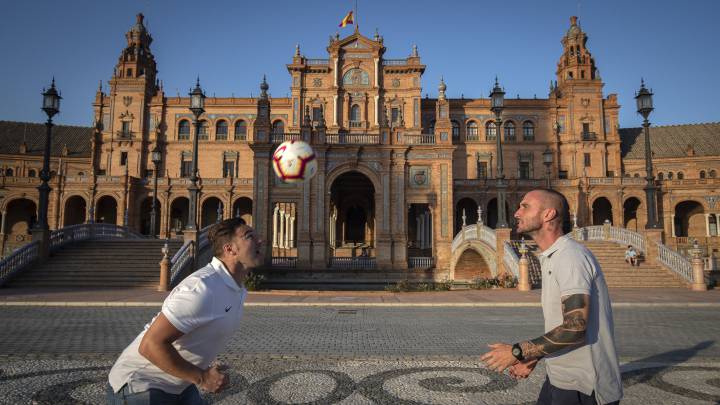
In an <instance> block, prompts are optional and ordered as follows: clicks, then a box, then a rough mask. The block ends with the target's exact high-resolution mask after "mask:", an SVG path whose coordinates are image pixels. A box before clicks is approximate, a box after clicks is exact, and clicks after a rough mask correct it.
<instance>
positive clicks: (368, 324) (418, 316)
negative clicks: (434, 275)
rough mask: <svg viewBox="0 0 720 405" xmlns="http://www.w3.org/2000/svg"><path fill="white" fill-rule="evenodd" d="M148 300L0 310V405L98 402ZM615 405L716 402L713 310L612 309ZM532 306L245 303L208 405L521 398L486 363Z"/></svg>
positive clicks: (527, 397) (529, 389)
mask: <svg viewBox="0 0 720 405" xmlns="http://www.w3.org/2000/svg"><path fill="white" fill-rule="evenodd" d="M156 311H157V309H154V308H53V307H48V308H29V307H7V308H2V310H0V325H2V328H0V342H2V344H1V345H0V403H7V404H25V403H38V404H58V403H73V404H74V403H89V404H95V403H102V402H103V395H104V394H103V392H104V384H105V381H106V378H107V372H108V370H109V368H110V366H111V365H112V363H113V361H114V359H115V357H116V356H117V354H118V352H119V351H120V350H122V349H123V348H124V347H125V346H126V345H127V344H128V343H129V342H130V340H132V338H134V337H135V335H136V334H137V333H138V332H139V331H140V330H141V328H142V326H143V325H144V323H145V322H147V321H148V320H149V319H150V318H151V317H152V316H153V315H154V314H155V313H156ZM614 312H615V320H616V336H617V343H618V349H619V355H620V357H621V362H622V370H623V381H624V384H625V391H626V392H625V394H626V397H625V400H624V401H623V403H624V404H640V403H643V404H644V403H660V404H701V403H703V404H713V403H714V404H717V403H720V345H719V344H718V343H717V340H718V339H719V338H720V313H719V312H718V311H717V309H716V308H690V309H688V308H617V309H615V311H614ZM541 317H542V316H541V312H540V309H539V308H337V307H334V308H329V307H323V308H302V307H300V308H259V307H253V308H247V309H246V316H245V319H244V321H243V326H242V330H241V331H239V332H238V334H237V335H236V336H235V338H234V339H233V341H232V343H231V345H230V346H229V347H228V348H227V350H226V351H225V352H224V353H223V354H222V355H221V358H220V361H221V362H223V363H225V364H227V365H228V366H229V368H230V370H231V371H230V374H231V380H232V382H233V383H232V385H231V387H230V388H229V389H228V390H227V391H225V392H223V393H221V394H219V395H210V396H208V399H209V400H210V401H211V402H213V403H221V404H232V403H251V404H252V403H263V404H265V403H267V404H291V403H315V404H329V403H340V404H372V403H378V404H453V405H457V404H465V403H467V404H526V403H534V399H535V398H536V397H537V393H538V391H539V389H540V385H541V383H542V381H543V379H544V378H545V372H544V368H543V366H542V362H541V366H540V367H538V369H537V370H536V372H535V373H534V374H533V375H532V376H531V378H529V379H528V380H525V381H519V382H517V381H514V380H512V379H510V378H509V377H507V376H505V375H498V374H495V373H492V372H490V371H488V370H486V369H485V368H484V367H483V365H482V363H480V362H479V361H478V355H479V354H480V353H483V352H484V351H485V350H486V344H488V343H492V342H494V341H506V342H510V341H516V340H518V339H521V338H526V337H534V336H537V335H539V334H540V333H541V332H542V323H541Z"/></svg>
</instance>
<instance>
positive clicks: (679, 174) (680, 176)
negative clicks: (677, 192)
mask: <svg viewBox="0 0 720 405" xmlns="http://www.w3.org/2000/svg"><path fill="white" fill-rule="evenodd" d="M677 177H678V180H682V179H684V178H685V174H683V172H678V174H677Z"/></svg>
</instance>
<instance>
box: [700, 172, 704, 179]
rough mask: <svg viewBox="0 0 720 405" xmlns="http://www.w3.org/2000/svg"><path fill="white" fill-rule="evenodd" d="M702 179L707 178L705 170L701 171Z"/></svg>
mask: <svg viewBox="0 0 720 405" xmlns="http://www.w3.org/2000/svg"><path fill="white" fill-rule="evenodd" d="M700 178H701V179H704V178H705V170H700Z"/></svg>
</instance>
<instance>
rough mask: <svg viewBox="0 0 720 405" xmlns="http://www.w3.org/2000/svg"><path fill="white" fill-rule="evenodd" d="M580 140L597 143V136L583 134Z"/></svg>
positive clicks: (588, 133)
mask: <svg viewBox="0 0 720 405" xmlns="http://www.w3.org/2000/svg"><path fill="white" fill-rule="evenodd" d="M582 140H583V141H597V134H596V133H595V132H583V133H582Z"/></svg>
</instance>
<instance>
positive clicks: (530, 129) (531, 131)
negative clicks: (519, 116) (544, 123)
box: [523, 121, 535, 141]
mask: <svg viewBox="0 0 720 405" xmlns="http://www.w3.org/2000/svg"><path fill="white" fill-rule="evenodd" d="M534 140H535V125H534V124H533V123H532V121H525V122H523V141H534Z"/></svg>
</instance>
